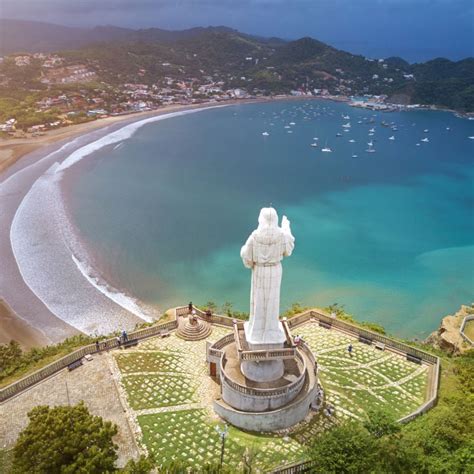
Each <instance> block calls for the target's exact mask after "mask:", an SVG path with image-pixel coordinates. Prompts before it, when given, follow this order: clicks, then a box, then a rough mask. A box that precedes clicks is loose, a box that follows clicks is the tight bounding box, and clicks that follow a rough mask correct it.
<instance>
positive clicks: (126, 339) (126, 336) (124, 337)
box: [122, 330, 128, 342]
mask: <svg viewBox="0 0 474 474" xmlns="http://www.w3.org/2000/svg"><path fill="white" fill-rule="evenodd" d="M122 339H123V342H127V341H128V334H127V331H125V330H123V331H122Z"/></svg>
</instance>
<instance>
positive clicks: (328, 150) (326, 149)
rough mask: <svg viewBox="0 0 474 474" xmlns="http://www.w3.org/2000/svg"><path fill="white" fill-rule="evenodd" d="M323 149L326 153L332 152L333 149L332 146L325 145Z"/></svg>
mask: <svg viewBox="0 0 474 474" xmlns="http://www.w3.org/2000/svg"><path fill="white" fill-rule="evenodd" d="M321 151H322V152H324V153H332V150H331V148H329V147H327V146H325V147H324V148H321Z"/></svg>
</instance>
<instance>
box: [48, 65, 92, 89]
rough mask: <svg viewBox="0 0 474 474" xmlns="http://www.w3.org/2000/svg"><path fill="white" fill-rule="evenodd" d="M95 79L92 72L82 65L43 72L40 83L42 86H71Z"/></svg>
mask: <svg viewBox="0 0 474 474" xmlns="http://www.w3.org/2000/svg"><path fill="white" fill-rule="evenodd" d="M96 78H97V75H96V73H95V72H94V71H91V70H90V69H88V68H87V66H85V65H83V64H77V65H74V66H66V67H59V68H53V69H49V70H47V71H44V72H43V75H42V77H41V79H40V81H41V82H42V83H43V84H71V83H78V82H90V81H93V80H95V79H96Z"/></svg>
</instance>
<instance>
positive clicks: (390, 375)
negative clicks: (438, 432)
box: [115, 323, 428, 470]
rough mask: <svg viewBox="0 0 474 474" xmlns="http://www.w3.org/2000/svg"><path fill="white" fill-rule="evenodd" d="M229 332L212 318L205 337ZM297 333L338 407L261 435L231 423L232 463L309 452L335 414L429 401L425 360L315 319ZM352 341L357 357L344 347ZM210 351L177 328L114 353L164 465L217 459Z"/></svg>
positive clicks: (281, 459)
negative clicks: (310, 444) (377, 346)
mask: <svg viewBox="0 0 474 474" xmlns="http://www.w3.org/2000/svg"><path fill="white" fill-rule="evenodd" d="M228 333H229V329H228V328H220V327H217V326H214V327H213V331H212V334H211V335H210V336H209V338H208V339H207V340H208V341H212V342H214V341H216V340H218V339H220V338H221V337H223V336H224V335H226V334H228ZM293 333H294V334H299V335H301V336H302V337H303V339H304V340H305V341H306V342H307V343H308V344H309V346H310V347H311V349H312V350H313V352H314V353H315V355H316V358H317V360H318V364H319V370H320V378H321V383H322V385H323V387H324V389H325V393H326V401H328V402H329V403H330V404H332V405H333V406H334V407H335V414H334V415H333V416H331V417H328V416H326V415H325V414H324V412H319V413H317V414H315V415H313V416H310V417H308V420H306V421H305V422H303V423H301V424H300V425H298V426H297V427H296V428H294V429H293V430H292V431H290V432H288V433H283V434H282V433H280V434H270V435H263V434H258V435H257V434H250V433H245V432H243V431H241V430H238V429H236V428H234V427H231V428H230V430H229V436H228V438H227V441H226V455H225V456H226V457H225V462H226V464H227V465H232V466H235V467H238V466H242V464H241V463H242V459H243V457H244V455H251V456H252V457H253V462H252V465H253V467H254V468H256V469H257V470H258V469H260V470H267V469H271V468H273V467H276V466H278V465H281V464H285V463H288V462H293V461H298V460H301V459H302V458H303V457H304V451H305V448H304V445H305V444H306V443H307V442H308V441H309V440H310V439H311V438H313V437H314V436H315V435H316V434H317V433H318V432H320V431H322V430H324V429H327V428H328V427H330V426H331V425H332V424H333V423H334V422H336V420H338V419H339V420H340V419H347V418H355V419H363V418H364V416H365V410H366V409H367V408H368V407H377V406H380V407H381V406H385V407H387V408H389V409H391V410H393V412H394V414H395V415H396V416H398V417H401V416H404V415H407V414H409V413H410V412H411V411H413V410H414V409H415V408H417V407H418V406H419V405H421V404H422V403H423V402H424V397H425V392H426V384H427V376H428V368H427V367H426V366H424V365H422V366H420V365H417V364H414V363H411V362H408V361H406V360H405V359H404V358H403V357H402V356H400V355H397V354H395V353H392V352H389V351H380V350H378V349H375V348H374V347H373V346H368V345H366V344H362V343H359V342H358V341H357V340H356V339H355V338H354V337H351V336H348V335H345V334H343V333H340V332H337V331H335V330H327V329H324V328H321V327H319V326H318V325H317V324H315V323H307V324H305V325H303V326H300V327H298V328H297V329H295V330H294V331H293ZM349 343H351V344H352V345H353V353H352V357H350V356H349V354H348V352H347V347H348V345H349ZM205 352H206V341H197V342H189V341H183V340H182V339H179V338H178V337H176V335H175V334H172V335H171V336H170V337H167V338H163V339H161V338H153V339H149V340H147V341H145V342H143V343H141V344H140V345H139V346H138V347H137V348H136V349H132V350H130V351H129V352H123V351H122V352H116V353H115V358H116V360H117V367H118V368H119V369H120V372H121V378H122V385H123V388H124V390H125V392H126V394H127V399H128V403H129V404H130V405H131V406H132V407H133V413H134V416H135V419H136V422H137V425H139V426H140V429H141V432H142V442H143V444H144V446H145V447H146V449H148V450H149V451H150V452H152V453H153V454H154V455H155V459H156V460H157V463H158V464H160V465H166V464H167V463H170V462H172V461H174V460H180V461H184V462H188V463H189V464H190V465H193V466H203V465H205V464H206V463H210V462H216V461H217V460H218V459H219V455H220V439H219V436H218V433H217V431H216V426H222V423H220V422H219V419H218V418H217V417H216V415H215V414H214V412H213V410H212V400H213V399H214V398H215V397H216V396H217V395H218V393H219V386H218V385H217V384H216V383H215V382H214V381H213V380H212V379H211V378H210V377H209V376H208V373H207V365H206V362H205ZM285 435H286V436H285ZM246 450H247V451H246Z"/></svg>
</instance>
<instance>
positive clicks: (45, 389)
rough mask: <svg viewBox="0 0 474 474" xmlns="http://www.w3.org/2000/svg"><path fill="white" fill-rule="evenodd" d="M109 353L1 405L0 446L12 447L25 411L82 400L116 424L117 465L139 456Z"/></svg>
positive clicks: (24, 420)
mask: <svg viewBox="0 0 474 474" xmlns="http://www.w3.org/2000/svg"><path fill="white" fill-rule="evenodd" d="M111 357H112V356H111V355H110V354H103V355H97V356H95V357H94V359H93V360H92V361H90V362H85V363H84V365H83V366H81V367H79V368H77V369H75V370H74V371H72V372H68V371H67V370H62V371H61V372H58V373H57V374H56V375H54V376H52V377H50V378H49V379H47V380H45V381H44V382H42V383H39V384H37V385H35V386H34V387H32V388H30V389H29V390H27V391H25V392H23V393H21V394H20V395H18V396H16V397H14V398H12V399H10V400H8V401H6V402H5V403H4V404H2V405H0V447H2V448H6V449H10V448H12V447H13V445H14V443H15V440H16V438H17V437H18V435H19V433H20V432H21V431H22V430H23V429H24V428H25V427H26V425H27V424H28V417H27V413H28V412H29V411H30V410H31V409H32V408H34V407H35V406H37V405H50V406H56V405H68V404H70V405H75V404H77V403H79V402H80V401H81V400H84V402H85V404H86V405H87V407H88V408H89V410H90V412H91V413H92V414H94V415H99V416H101V417H102V418H104V419H105V420H108V421H112V422H113V423H115V424H116V425H117V427H118V434H117V436H116V437H115V439H114V441H115V443H116V444H117V445H118V446H119V451H118V455H119V461H118V464H119V466H122V465H123V464H125V463H126V462H127V461H128V459H130V458H136V457H137V456H138V448H137V444H136V442H135V436H134V435H133V434H132V433H133V427H130V425H129V423H128V420H127V416H126V413H125V412H124V408H123V406H122V403H121V401H120V398H119V395H118V391H117V381H116V380H114V378H113V371H112V370H111V366H110V363H111V360H110V359H111Z"/></svg>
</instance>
